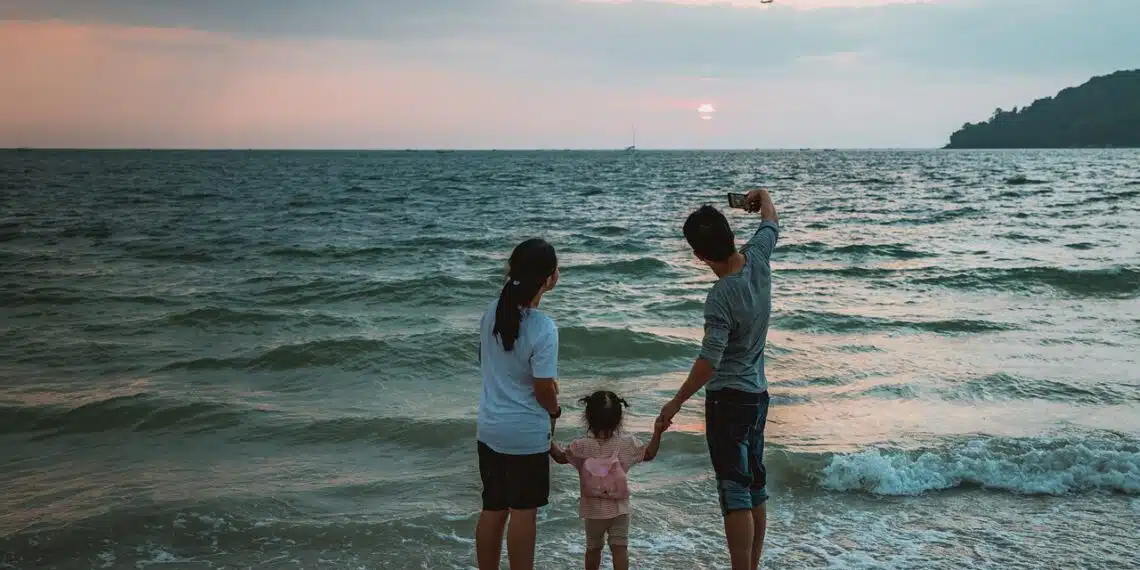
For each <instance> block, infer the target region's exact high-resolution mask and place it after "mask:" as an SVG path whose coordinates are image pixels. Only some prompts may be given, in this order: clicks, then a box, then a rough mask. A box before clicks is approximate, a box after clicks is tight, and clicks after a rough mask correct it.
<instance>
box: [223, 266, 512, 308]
mask: <svg viewBox="0 0 1140 570" xmlns="http://www.w3.org/2000/svg"><path fill="white" fill-rule="evenodd" d="M273 282H287V283H288V284H280V285H272V283H273ZM245 285H246V286H249V285H257V287H253V288H252V290H251V291H250V293H253V294H254V295H256V296H257V297H258V300H259V301H260V302H262V303H265V304H271V305H284V306H300V305H310V304H325V303H330V302H348V301H359V302H368V303H377V304H384V303H399V304H401V305H407V306H428V305H435V304H438V303H443V302H454V301H455V300H457V299H469V298H473V297H474V296H478V295H487V294H488V293H496V294H497V292H498V288H497V287H496V285H501V283H498V284H497V283H496V282H495V281H494V280H493V279H490V278H487V279H461V278H457V277H452V276H450V275H443V274H438V275H426V276H420V277H414V278H408V279H390V280H383V281H373V280H360V279H356V278H350V277H349V276H346V277H317V278H313V279H309V280H306V281H304V282H296V281H295V280H294V278H291V277H283V278H280V279H276V278H275V279H272V280H270V281H269V282H268V283H267V282H266V279H265V278H264V277H255V278H251V279H249V280H247V281H246V282H245ZM266 285H269V286H268V287H267V286H266Z"/></svg>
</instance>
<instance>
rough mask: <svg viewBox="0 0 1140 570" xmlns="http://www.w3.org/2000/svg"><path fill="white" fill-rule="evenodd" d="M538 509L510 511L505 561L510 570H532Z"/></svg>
mask: <svg viewBox="0 0 1140 570" xmlns="http://www.w3.org/2000/svg"><path fill="white" fill-rule="evenodd" d="M537 525H538V509H519V510H515V509H511V524H510V525H509V526H508V527H507V560H508V561H510V566H511V570H534V541H535V536H536V534H537V529H536V527H537Z"/></svg>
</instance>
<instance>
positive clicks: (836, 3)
mask: <svg viewBox="0 0 1140 570" xmlns="http://www.w3.org/2000/svg"><path fill="white" fill-rule="evenodd" d="M579 1H580V2H583V3H589V4H629V3H631V2H634V1H635V0H579ZM636 1H642V0H636ZM648 1H650V2H660V3H663V4H684V5H689V6H732V7H736V8H766V9H774V8H791V9H795V10H821V9H826V8H874V7H880V6H889V5H893V4H932V3H935V2H938V3H947V2H953V1H963V0H773V1H772V2H762V1H761V0H648Z"/></svg>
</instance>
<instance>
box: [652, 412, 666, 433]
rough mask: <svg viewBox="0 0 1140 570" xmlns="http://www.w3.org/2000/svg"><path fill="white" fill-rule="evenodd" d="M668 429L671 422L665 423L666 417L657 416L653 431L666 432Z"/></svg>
mask: <svg viewBox="0 0 1140 570" xmlns="http://www.w3.org/2000/svg"><path fill="white" fill-rule="evenodd" d="M667 429H669V424H667V423H665V418H662V417H661V416H657V419H656V420H654V421H653V433H658V434H661V433H665V430H667Z"/></svg>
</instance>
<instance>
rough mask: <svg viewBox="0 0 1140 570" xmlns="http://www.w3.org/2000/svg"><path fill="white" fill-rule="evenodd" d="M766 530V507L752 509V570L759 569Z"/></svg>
mask: <svg viewBox="0 0 1140 570" xmlns="http://www.w3.org/2000/svg"><path fill="white" fill-rule="evenodd" d="M766 530H768V506H767V505H760V506H759V507H753V508H752V566H751V568H752V570H756V569H757V568H760V559H761V558H762V557H763V556H764V532H765V531H766Z"/></svg>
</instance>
